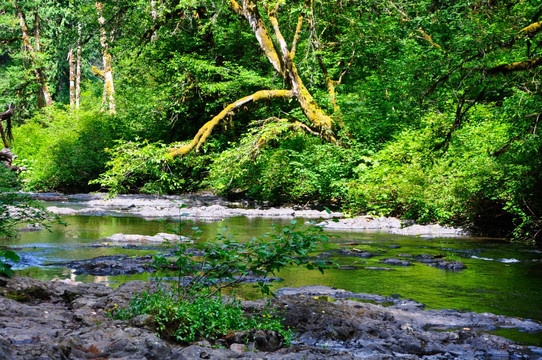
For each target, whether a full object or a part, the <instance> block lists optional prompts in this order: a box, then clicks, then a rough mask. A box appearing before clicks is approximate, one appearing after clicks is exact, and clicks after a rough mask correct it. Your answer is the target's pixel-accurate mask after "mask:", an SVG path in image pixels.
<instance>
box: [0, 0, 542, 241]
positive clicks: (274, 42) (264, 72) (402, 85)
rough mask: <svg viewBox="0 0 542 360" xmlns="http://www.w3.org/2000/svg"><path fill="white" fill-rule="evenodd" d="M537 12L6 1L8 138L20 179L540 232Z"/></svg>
mask: <svg viewBox="0 0 542 360" xmlns="http://www.w3.org/2000/svg"><path fill="white" fill-rule="evenodd" d="M541 20H542V5H541V4H540V1H538V0H517V1H506V2H501V1H494V0H469V1H467V0H457V1H455V0H454V1H448V0H422V1H412V0H392V1H376V0H374V1H373V0H363V1H360V0H355V1H354V0H352V1H351V0H306V1H281V0H279V1H271V0H263V1H257V0H237V1H236V0H229V1H228V0H215V1H211V0H209V1H207V0H202V1H196V0H179V1H177V0H169V1H168V0H131V1H129V0H119V1H101V2H95V1H87V0H71V1H51V0H37V1H27V0H18V1H16V0H11V1H1V2H0V46H1V47H0V112H1V111H4V110H5V109H7V108H8V104H13V105H14V109H15V110H14V115H13V116H12V117H11V120H12V126H13V129H12V130H13V131H12V132H13V141H11V140H9V139H8V136H7V134H6V136H5V138H6V139H5V141H6V142H9V145H10V147H11V149H12V150H13V152H14V153H16V154H17V155H18V156H19V158H18V159H17V162H16V163H15V164H17V165H18V166H25V167H26V168H27V170H26V171H24V172H22V173H21V174H20V178H21V179H22V180H23V183H24V186H25V187H26V189H27V190H33V191H61V192H81V191H97V190H108V191H111V192H112V193H132V192H143V193H160V194H166V193H167V194H170V193H183V192H194V191H198V190H202V189H212V190H213V191H215V192H217V193H219V194H223V195H226V196H229V197H233V198H241V197H246V198H252V199H255V200H260V201H267V202H269V203H270V204H273V205H278V204H286V203H294V204H300V205H305V204H318V205H320V206H324V205H326V206H330V207H334V208H339V209H342V210H344V211H346V212H349V213H351V214H353V215H355V214H359V213H374V214H379V215H393V216H399V217H402V218H407V219H414V220H416V221H419V222H439V223H444V224H452V225H460V226H466V227H470V228H472V229H474V230H475V231H477V232H478V233H480V234H486V235H499V236H509V237H515V238H517V239H522V240H526V241H530V242H536V241H537V240H538V241H539V240H540V237H541V236H540V232H541V230H542V178H541V174H542V171H541V170H542V161H541V155H542V154H541V150H542V142H541V139H540V135H539V132H540V129H538V123H539V120H541V117H542V88H541V85H542V84H541V81H542V77H541V76H540V75H541V72H540V69H541V68H542V66H540V65H542V22H541ZM3 125H4V127H6V126H7V124H6V123H4V124H3ZM6 130H7V129H6ZM2 173H5V171H3V172H2ZM2 176H6V175H2Z"/></svg>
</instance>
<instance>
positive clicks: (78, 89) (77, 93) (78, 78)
mask: <svg viewBox="0 0 542 360" xmlns="http://www.w3.org/2000/svg"><path fill="white" fill-rule="evenodd" d="M81 47H82V45H81V23H79V24H78V26H77V65H76V72H75V109H76V110H79V99H80V97H81Z"/></svg>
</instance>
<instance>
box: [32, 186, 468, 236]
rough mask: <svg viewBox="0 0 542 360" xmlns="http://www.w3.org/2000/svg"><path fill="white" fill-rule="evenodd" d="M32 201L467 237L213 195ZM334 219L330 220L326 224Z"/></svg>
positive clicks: (101, 211) (73, 209)
mask: <svg viewBox="0 0 542 360" xmlns="http://www.w3.org/2000/svg"><path fill="white" fill-rule="evenodd" d="M33 196H34V197H35V198H36V199H39V200H43V201H49V202H54V203H55V204H54V205H52V206H48V207H47V210H49V211H51V212H53V213H55V214H57V215H95V216H99V215H112V216H139V217H143V218H147V219H164V218H186V219H198V220H207V221H217V220H221V219H224V218H228V217H234V216H246V217H262V218H278V219H290V218H291V219H293V218H303V219H311V220H317V221H322V220H324V221H323V222H321V225H322V226H324V227H325V228H327V229H331V230H352V231H384V232H388V233H391V234H397V235H417V236H427V237H456V236H468V235H469V233H468V232H467V231H465V230H463V229H456V228H449V227H443V226H440V225H417V224H413V223H411V222H405V221H401V220H399V219H397V218H385V217H380V218H375V217H372V216H359V217H356V218H351V219H345V218H344V214H343V213H340V212H330V213H329V212H326V211H319V210H314V209H302V208H301V207H281V208H273V207H261V206H258V204H256V203H255V202H251V201H239V202H232V201H227V200H226V199H224V198H222V197H220V196H217V195H213V194H192V195H190V194H189V195H183V196H152V195H118V196H117V197H115V198H112V199H106V196H105V194H75V195H61V194H34V195H33ZM331 220H333V221H331Z"/></svg>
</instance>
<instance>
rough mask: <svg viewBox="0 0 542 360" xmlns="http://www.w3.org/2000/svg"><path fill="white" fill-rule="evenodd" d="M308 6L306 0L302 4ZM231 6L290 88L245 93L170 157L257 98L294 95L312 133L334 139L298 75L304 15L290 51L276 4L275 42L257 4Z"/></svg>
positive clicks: (272, 15)
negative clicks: (280, 23) (246, 22)
mask: <svg viewBox="0 0 542 360" xmlns="http://www.w3.org/2000/svg"><path fill="white" fill-rule="evenodd" d="M305 5H307V3H306V4H305ZM230 8H231V9H232V10H233V11H234V12H235V13H236V14H238V15H241V16H243V17H244V18H245V19H246V20H247V21H248V23H249V25H250V28H251V29H252V32H253V33H254V36H255V37H256V40H257V41H258V44H259V46H260V48H261V49H262V51H263V53H264V54H265V56H266V57H267V59H268V60H269V62H270V63H271V65H272V66H273V68H274V69H275V71H277V72H278V73H279V74H280V75H281V76H282V77H283V78H284V80H285V81H286V82H287V83H288V84H289V85H290V88H291V90H261V91H257V92H256V93H254V94H252V95H249V96H246V97H244V98H242V99H239V100H237V101H235V102H234V103H232V104H230V105H228V106H227V107H226V108H225V109H224V110H222V111H221V112H220V114H218V115H216V116H215V117H214V118H213V119H212V120H210V121H209V122H207V123H206V124H204V125H203V126H202V127H201V128H200V129H199V131H198V132H197V134H196V136H195V137H194V138H193V139H192V141H191V142H190V143H189V144H188V145H185V146H182V147H180V148H173V149H172V150H171V151H170V155H171V156H179V155H181V156H182V155H186V154H187V153H188V152H190V151H191V150H192V149H196V150H197V149H199V147H200V146H201V145H202V144H203V143H204V142H205V140H206V139H207V137H208V136H209V135H210V134H211V131H212V130H213V128H214V127H215V126H216V125H217V124H218V123H219V122H220V121H221V120H222V119H224V118H225V117H226V115H228V114H230V113H231V112H232V111H233V110H234V109H236V108H238V107H240V106H242V105H244V104H246V103H248V102H254V101H258V100H260V99H271V98H278V97H282V98H285V97H288V98H292V97H295V99H296V100H297V102H298V104H299V107H300V108H301V110H302V111H303V113H304V114H305V117H306V118H307V120H308V121H309V125H308V128H311V129H312V130H313V131H314V132H316V133H318V134H319V135H320V136H321V137H322V138H324V139H325V140H327V141H331V142H336V139H335V137H334V136H333V125H334V121H333V119H332V118H331V117H330V116H328V115H327V114H326V113H325V112H324V111H323V110H322V108H321V107H320V106H319V105H318V103H317V102H316V101H315V100H314V98H313V97H312V95H311V93H310V92H309V90H308V89H307V87H306V86H305V84H304V83H303V80H302V79H301V77H300V76H299V73H298V71H297V67H296V65H295V62H294V55H295V47H296V44H297V41H298V40H299V34H300V32H301V28H302V25H303V18H304V17H303V14H302V13H301V14H300V15H299V16H298V20H297V25H296V33H295V34H294V39H293V41H292V50H294V51H291V50H290V49H289V48H288V44H287V43H286V40H285V39H284V36H283V35H282V32H281V30H280V26H279V23H278V18H277V11H278V8H279V4H277V5H276V6H275V7H273V8H267V13H268V17H269V21H270V22H271V25H272V28H273V30H274V35H275V39H276V43H278V46H277V45H276V44H275V41H274V40H273V38H272V37H271V35H270V32H269V30H268V28H267V26H266V24H265V22H264V21H263V19H262V17H261V15H260V12H259V10H258V7H257V6H256V3H255V2H254V1H252V0H242V1H241V2H238V1H236V0H230Z"/></svg>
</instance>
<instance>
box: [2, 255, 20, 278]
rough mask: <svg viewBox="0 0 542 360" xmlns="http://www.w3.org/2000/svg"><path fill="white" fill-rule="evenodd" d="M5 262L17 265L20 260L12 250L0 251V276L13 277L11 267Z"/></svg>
mask: <svg viewBox="0 0 542 360" xmlns="http://www.w3.org/2000/svg"><path fill="white" fill-rule="evenodd" d="M6 260H11V261H12V262H14V263H17V262H19V260H21V258H20V257H19V255H17V253H16V252H15V251H13V250H10V249H0V275H5V276H8V277H11V275H13V270H11V267H12V265H11V264H9V263H8V262H6Z"/></svg>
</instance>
